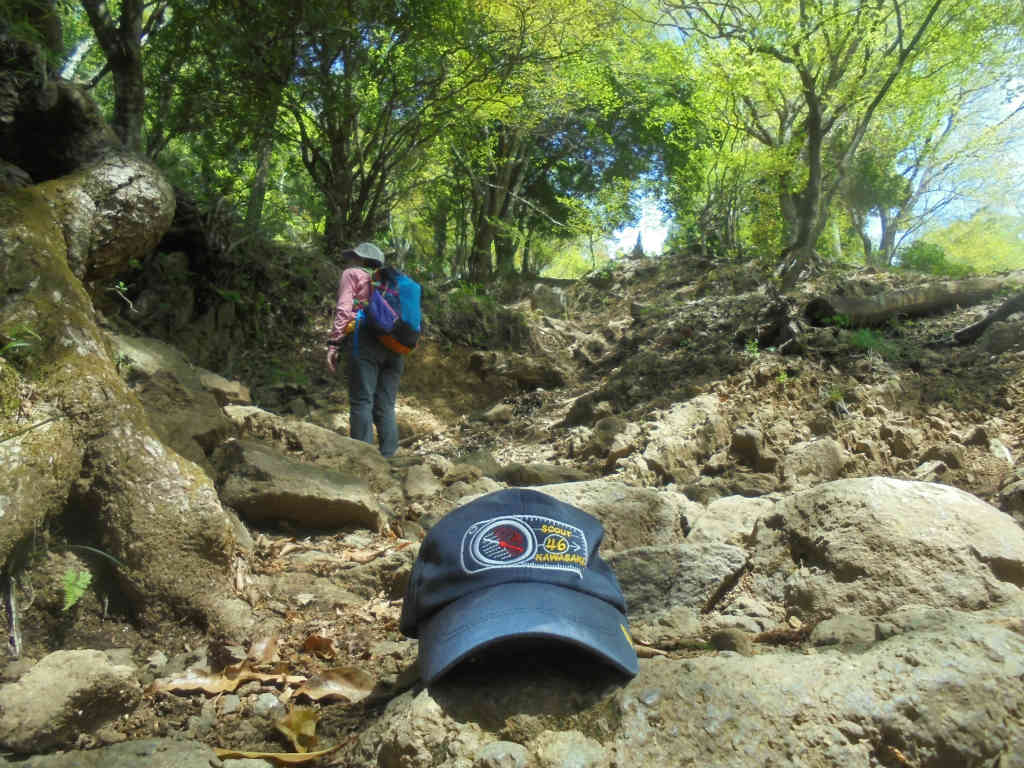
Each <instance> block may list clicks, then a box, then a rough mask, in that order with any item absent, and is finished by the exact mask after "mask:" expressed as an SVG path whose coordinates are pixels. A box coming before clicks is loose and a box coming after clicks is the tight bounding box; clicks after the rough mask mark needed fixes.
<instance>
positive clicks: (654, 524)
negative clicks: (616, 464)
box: [533, 480, 703, 554]
mask: <svg viewBox="0 0 1024 768" xmlns="http://www.w3.org/2000/svg"><path fill="white" fill-rule="evenodd" d="M533 490H535V491H539V492H541V493H546V494H548V495H549V496H553V497H554V498H556V499H558V500H559V501H564V502H566V503H567V504H572V505H573V506H574V507H577V508H579V509H582V510H583V511H584V512H588V513H589V514H591V515H593V516H594V517H596V518H597V519H598V520H600V521H601V524H602V525H603V526H604V541H603V542H602V544H601V552H602V553H604V554H609V553H611V552H616V551H620V550H624V549H632V548H635V547H649V546H650V547H657V546H667V545H672V544H678V543H680V542H682V540H683V523H684V520H685V519H686V517H687V516H688V515H691V514H695V513H696V512H697V511H700V510H702V509H703V508H702V507H700V505H698V504H695V503H694V502H692V501H690V500H689V499H687V498H686V497H685V496H683V495H682V494H680V493H674V492H672V491H667V490H655V489H653V488H637V487H634V486H631V485H626V484H625V483H621V482H618V481H615V480H585V481H582V482H577V483H560V484H557V485H542V486H538V487H535V488H534V489H533Z"/></svg>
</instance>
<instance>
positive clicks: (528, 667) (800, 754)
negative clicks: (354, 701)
mask: <svg viewBox="0 0 1024 768" xmlns="http://www.w3.org/2000/svg"><path fill="white" fill-rule="evenodd" d="M1021 607H1024V606H1020V605H1019V604H1018V611H1019V609H1020V608H1021ZM937 618H938V619H939V620H938V621H935V622H930V623H929V622H923V624H924V627H923V628H921V629H917V630H914V631H909V632H906V633H903V634H898V635H896V636H894V637H891V638H890V639H889V640H886V641H884V642H882V643H878V644H876V645H874V646H872V647H871V648H869V649H868V650H866V651H863V652H860V653H851V654H846V653H843V652H842V651H839V650H826V651H819V652H817V653H812V654H803V653H791V652H762V653H757V654H755V655H753V656H744V655H739V654H736V653H721V654H715V653H711V654H706V653H705V654H703V655H699V656H696V657H693V658H686V659H665V658H660V659H650V660H647V659H641V661H640V673H639V674H638V675H637V677H636V678H634V679H633V680H631V681H628V682H627V681H624V680H622V678H621V677H619V676H617V675H615V674H614V673H613V672H611V671H610V670H606V669H605V668H604V667H603V666H602V665H600V664H598V663H596V662H589V661H588V660H587V659H585V658H582V657H581V658H570V657H568V656H567V654H565V653H563V652H561V651H559V650H558V649H555V648H552V649H551V652H550V653H549V654H547V655H545V654H537V653H532V654H528V655H527V654H524V655H522V656H515V655H507V654H505V655H499V654H494V655H493V657H492V658H490V659H488V658H482V659H478V660H477V661H476V662H475V663H472V664H466V665H463V666H462V667H461V668H458V669H456V670H455V671H453V672H452V673H450V675H449V676H448V677H446V678H443V679H442V680H441V681H440V682H438V683H436V684H434V685H433V686H431V687H430V688H429V689H423V688H417V689H414V690H412V691H409V692H407V693H404V694H402V695H401V696H399V697H398V698H396V699H395V700H393V701H392V702H391V704H390V705H389V706H388V708H387V710H386V711H385V712H384V714H383V716H382V717H381V718H380V719H379V721H378V722H376V723H375V724H374V725H373V726H371V727H370V728H368V729H367V730H366V731H364V732H363V733H362V734H360V736H359V739H358V742H357V743H356V745H355V747H354V749H353V751H352V753H351V755H350V760H349V762H351V763H353V764H356V765H375V766H378V767H379V768H399V767H401V768H456V766H490V765H506V764H507V765H537V766H568V765H573V766H588V767H589V768H611V766H625V765H628V766H635V768H661V767H662V766H669V765H694V766H697V765H704V766H717V767H718V768H749V766H755V765H757V766H761V765H763V766H791V765H800V766H805V767H806V768H833V766H838V765H842V766H849V767H850V768H873V767H874V766H878V765H921V766H947V765H948V766H953V765H955V766H963V767H964V768H982V767H983V766H1000V768H1009V767H1010V766H1014V767H1016V768H1019V766H1021V765H1024V762H1022V761H1021V754H1022V752H1021V750H1022V748H1024V729H1022V728H1021V725H1020V717H1019V714H1020V712H1019V707H1020V704H1019V703H1020V702H1021V701H1022V700H1024V638H1022V637H1021V635H1020V634H1019V633H1018V632H1016V631H1014V629H1013V628H1011V627H1010V626H1008V624H1007V618H1006V617H1001V616H998V615H994V614H987V615H970V614H963V613H955V612H953V613H948V612H942V615H941V616H939V617H937ZM1017 621H1018V624H1019V619H1018V620H1017ZM567 692H570V693H569V694H568V695H567ZM494 755H504V756H507V758H503V759H507V760H511V761H508V762H496V761H495V760H494V758H493V757H492V756H494ZM911 761H912V762H911Z"/></svg>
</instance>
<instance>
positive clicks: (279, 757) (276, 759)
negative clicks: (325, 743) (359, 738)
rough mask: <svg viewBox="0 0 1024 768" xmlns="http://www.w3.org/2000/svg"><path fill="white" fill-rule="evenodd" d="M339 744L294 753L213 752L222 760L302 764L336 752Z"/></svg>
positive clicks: (234, 750)
mask: <svg viewBox="0 0 1024 768" xmlns="http://www.w3.org/2000/svg"><path fill="white" fill-rule="evenodd" d="M341 746H342V745H341V744H336V745H334V746H333V747H331V748H330V749H321V750H320V751H319V752H306V753H304V754H294V753H292V752H242V751H239V750H237V749H221V748H219V747H215V748H214V750H213V751H214V753H215V754H216V755H217V757H219V758H220V759H222V760H247V759H251V760H270V761H271V762H273V763H276V764H277V765H302V764H303V763H311V762H313V761H314V760H319V759H320V758H321V757H325V756H326V755H329V754H331V753H332V752H337V751H338V750H339V749H341Z"/></svg>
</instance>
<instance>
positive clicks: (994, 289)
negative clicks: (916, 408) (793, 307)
mask: <svg viewBox="0 0 1024 768" xmlns="http://www.w3.org/2000/svg"><path fill="white" fill-rule="evenodd" d="M1008 285H1011V286H1012V285H1016V286H1018V287H1024V275H1021V274H1020V273H1013V274H1012V275H1009V276H1007V275H1002V276H999V277H979V278H972V279H969V280H949V281H942V282H936V283H928V284H925V285H918V286H913V287H911V288H901V289H899V290H892V291H885V292H883V293H879V294H877V295H875V296H819V297H816V298H814V299H812V300H811V301H810V302H809V303H808V304H807V307H806V309H804V317H805V318H806V319H807V320H808V322H810V323H811V324H812V325H818V326H821V325H836V324H839V323H842V324H844V325H850V326H853V327H857V328H863V327H871V326H879V325H884V324H885V323H886V322H888V321H889V320H891V319H892V318H894V317H899V316H903V317H915V316H920V315H930V314H934V313H937V312H943V311H948V310H952V309H955V308H956V307H969V306H972V305H974V304H979V303H981V302H983V301H986V300H988V299H991V298H992V297H993V296H995V295H996V294H997V293H999V292H1000V291H1001V290H1005V289H1006V287H1007V286H1008ZM839 318H842V319H841V320H840V319H839ZM982 330H984V329H982Z"/></svg>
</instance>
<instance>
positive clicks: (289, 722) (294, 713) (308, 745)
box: [274, 707, 320, 752]
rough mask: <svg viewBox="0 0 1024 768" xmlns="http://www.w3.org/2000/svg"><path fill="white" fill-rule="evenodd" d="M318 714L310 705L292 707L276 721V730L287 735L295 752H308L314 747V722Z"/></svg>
mask: <svg viewBox="0 0 1024 768" xmlns="http://www.w3.org/2000/svg"><path fill="white" fill-rule="evenodd" d="M318 722H320V714H319V713H318V712H317V711H316V710H314V709H311V708H310V707H292V709H291V710H290V711H289V712H288V714H287V715H285V716H284V717H282V718H281V719H280V720H278V721H277V722H276V723H274V725H275V726H277V730H279V731H280V732H281V733H283V734H284V735H285V736H287V737H288V740H289V741H290V742H291V743H292V746H293V747H295V751H296V752H309V751H310V750H312V749H313V748H315V747H316V743H317V739H316V724H317V723H318Z"/></svg>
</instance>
